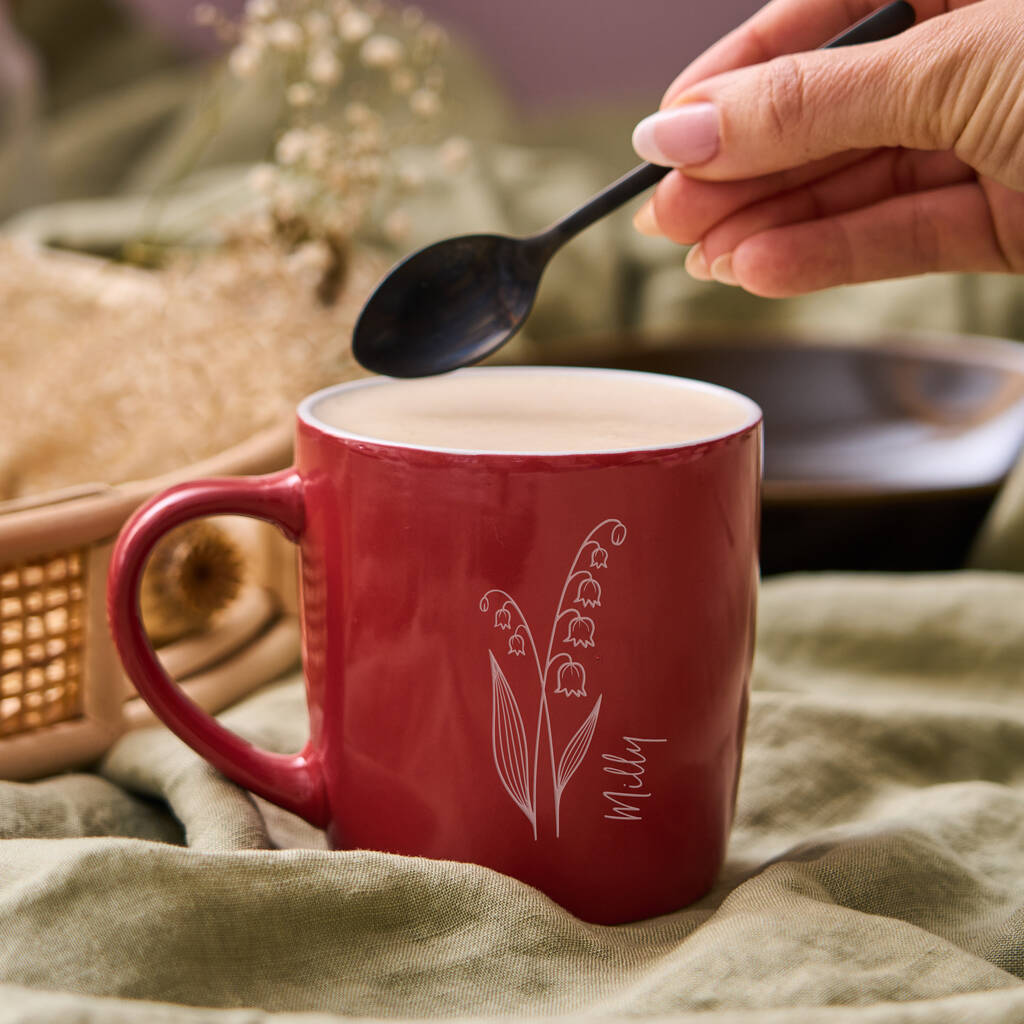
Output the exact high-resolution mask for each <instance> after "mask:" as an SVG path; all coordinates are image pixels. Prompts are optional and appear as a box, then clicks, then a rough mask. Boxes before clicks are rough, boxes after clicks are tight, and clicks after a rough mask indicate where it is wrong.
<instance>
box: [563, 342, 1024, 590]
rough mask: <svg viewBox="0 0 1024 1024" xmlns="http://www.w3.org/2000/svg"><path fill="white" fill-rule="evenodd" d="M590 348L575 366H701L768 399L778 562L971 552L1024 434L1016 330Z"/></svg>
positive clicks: (814, 565) (773, 557) (765, 545)
mask: <svg viewBox="0 0 1024 1024" xmlns="http://www.w3.org/2000/svg"><path fill="white" fill-rule="evenodd" d="M587 350H588V352H590V353H592V354H591V355H588V357H587V358H585V359H578V360H574V362H575V363H576V364H577V365H581V364H582V365H592V366H613V367H622V368H628V369H635V370H646V371H649V372H656V373H670V374H675V375H677V376H685V377H695V378H697V379H700V380H707V381H712V382H714V383H716V384H723V385H725V386H726V387H730V388H734V389H735V390H737V391H741V392H743V393H744V394H746V395H749V396H750V397H751V398H752V399H754V401H756V402H757V403H758V404H759V405H760V406H761V408H762V409H763V410H764V416H765V481H764V514H763V521H762V570H763V571H764V572H765V573H774V572H782V571H790V570H802V569H944V568H954V567H957V566H959V565H962V564H963V561H964V558H965V557H966V554H967V551H968V549H969V547H970V544H971V541H972V540H973V538H974V536H975V534H976V533H977V530H978V527H979V525H980V523H981V521H982V519H983V518H984V516H985V514H986V512H987V511H988V509H989V507H990V506H991V504H992V501H993V500H994V498H995V495H996V493H997V492H998V489H999V487H1000V486H1001V484H1002V482H1003V480H1004V478H1005V477H1006V474H1007V473H1008V471H1009V469H1010V467H1011V466H1012V465H1013V464H1014V462H1015V461H1016V458H1017V456H1018V453H1019V452H1020V451H1021V449H1022V447H1024V344H1020V345H1019V344H1018V343H1016V342H1010V341H1003V340H999V339H992V338H981V337H961V336H958V337H940V336H934V337H932V336H923V335H912V334H889V335H885V336H879V337H876V338H868V339H857V340H849V341H846V342H843V341H835V340H831V339H826V338H824V337H823V336H818V337H815V336H814V335H812V334H807V333H803V334H765V335H755V334H754V332H750V333H740V332H738V331H736V332H732V333H729V334H717V333H716V334H710V333H696V332H695V333H688V334H680V335H678V336H665V335H661V336H658V337H656V338H654V337H652V338H629V339H623V338H620V339H603V340H600V341H597V342H595V343H594V344H593V345H591V346H588V347H587ZM602 352H605V353H614V354H609V355H608V356H607V357H603V356H602V355H601V353H602ZM555 361H558V362H565V361H566V360H552V362H555Z"/></svg>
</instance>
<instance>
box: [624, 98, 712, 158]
mask: <svg viewBox="0 0 1024 1024" xmlns="http://www.w3.org/2000/svg"><path fill="white" fill-rule="evenodd" d="M633 148H634V149H635V150H636V152H637V154H638V155H639V156H641V157H643V159H644V160H649V161H650V162H651V163H652V164H663V165H666V166H671V167H689V166H693V165H695V164H703V163H706V162H707V161H708V160H710V159H711V158H712V157H713V156H714V155H715V154H716V153H717V152H718V111H717V110H716V109H715V106H714V104H712V103H686V104H684V105H683V106H681V107H672V108H670V109H669V110H661V111H659V112H658V113H657V114H651V115H650V117H645V118H644V119H643V120H642V121H641V122H640V123H639V124H638V125H637V126H636V128H635V129H634V131H633Z"/></svg>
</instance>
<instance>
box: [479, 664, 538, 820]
mask: <svg viewBox="0 0 1024 1024" xmlns="http://www.w3.org/2000/svg"><path fill="white" fill-rule="evenodd" d="M488 654H490V656H491V691H492V703H491V744H492V747H493V751H494V765H495V767H496V768H497V769H498V777H499V778H500V779H501V784H502V785H503V786H504V787H505V790H506V792H507V793H508V795H509V796H510V797H512V799H513V800H514V801H515V802H516V804H517V806H518V807H519V809H520V810H521V811H522V812H523V814H525V815H526V817H527V818H528V819H529V820H530V822H531V823H533V822H534V821H535V819H536V813H535V811H534V808H533V803H532V801H531V799H530V791H531V787H530V757H529V749H528V747H527V745H526V729H525V728H524V726H523V716H522V715H521V714H520V713H519V704H518V703H517V702H516V695H515V694H514V693H513V692H512V688H511V687H510V686H509V685H508V680H507V679H506V678H505V673H504V672H502V671H501V666H500V665H499V664H498V662H497V660H496V659H495V657H494V653H493V652H492V651H488Z"/></svg>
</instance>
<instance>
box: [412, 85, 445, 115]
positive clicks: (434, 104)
mask: <svg viewBox="0 0 1024 1024" xmlns="http://www.w3.org/2000/svg"><path fill="white" fill-rule="evenodd" d="M409 109H410V110H411V111H412V112H413V113H414V114H415V115H416V116H417V117H436V116H437V114H438V113H439V112H440V110H441V98H440V97H439V96H438V95H437V93H436V92H434V90H433V89H417V90H416V91H415V92H414V93H413V94H412V95H411V96H410V97H409Z"/></svg>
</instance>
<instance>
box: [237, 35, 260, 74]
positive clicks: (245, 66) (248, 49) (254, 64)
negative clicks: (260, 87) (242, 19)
mask: <svg viewBox="0 0 1024 1024" xmlns="http://www.w3.org/2000/svg"><path fill="white" fill-rule="evenodd" d="M262 55H263V54H262V52H261V51H260V50H259V49H257V48H256V47H255V46H252V45H250V44H249V43H239V44H238V46H236V47H235V48H234V49H233V50H232V51H231V54H230V56H229V57H228V67H229V68H230V69H231V73H232V74H233V75H234V76H235V77H236V78H252V77H253V76H254V75H255V74H256V72H257V71H258V70H259V66H260V58H261V57H262Z"/></svg>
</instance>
